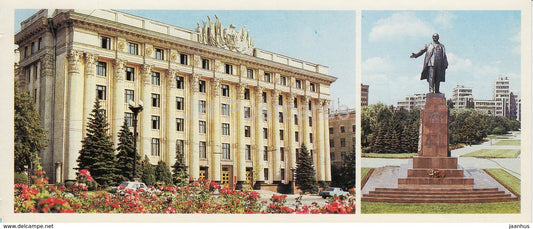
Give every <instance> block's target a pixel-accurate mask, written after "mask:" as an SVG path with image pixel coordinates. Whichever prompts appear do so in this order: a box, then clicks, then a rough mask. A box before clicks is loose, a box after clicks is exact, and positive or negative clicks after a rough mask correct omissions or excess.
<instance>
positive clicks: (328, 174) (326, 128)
mask: <svg viewBox="0 0 533 229" xmlns="http://www.w3.org/2000/svg"><path fill="white" fill-rule="evenodd" d="M329 103H330V101H329V100H327V99H326V100H325V101H324V129H323V131H322V133H321V134H323V135H324V157H325V159H324V161H325V164H326V169H325V170H326V171H325V176H326V181H331V155H330V151H329V111H328V109H329Z"/></svg>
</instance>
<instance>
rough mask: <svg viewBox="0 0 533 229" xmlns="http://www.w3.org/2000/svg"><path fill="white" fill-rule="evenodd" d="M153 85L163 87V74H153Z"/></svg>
mask: <svg viewBox="0 0 533 229" xmlns="http://www.w3.org/2000/svg"><path fill="white" fill-rule="evenodd" d="M152 85H157V86H159V85H161V74H160V73H159V72H152Z"/></svg>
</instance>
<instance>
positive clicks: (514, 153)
mask: <svg viewBox="0 0 533 229" xmlns="http://www.w3.org/2000/svg"><path fill="white" fill-rule="evenodd" d="M518 155H520V150H519V149H480V150H476V151H474V152H471V153H467V154H464V155H461V157H478V158H516V157H518Z"/></svg>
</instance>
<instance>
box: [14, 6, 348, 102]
mask: <svg viewBox="0 0 533 229" xmlns="http://www.w3.org/2000/svg"><path fill="white" fill-rule="evenodd" d="M37 11H38V10H15V33H17V32H18V31H20V22H22V21H23V20H24V19H26V18H28V17H29V16H31V15H33V14H34V13H35V12H37ZM119 11H122V12H125V13H129V14H133V15H136V16H140V17H144V18H148V19H151V20H155V21H159V22H163V23H166V24H170V25H174V26H178V27H181V28H185V29H189V30H195V29H196V26H197V24H196V23H199V24H200V25H202V20H204V21H206V22H207V16H209V17H210V18H211V19H212V20H214V15H217V16H218V18H219V19H220V22H221V23H222V26H223V27H228V26H229V25H230V24H233V25H235V26H236V28H237V29H240V28H241V27H242V26H244V25H245V26H246V29H247V30H248V31H249V34H250V36H251V37H252V39H253V42H254V46H255V47H256V48H259V49H262V50H266V51H270V52H274V53H278V54H282V55H285V56H289V57H292V58H295V59H299V60H303V61H307V62H311V63H314V64H320V65H324V66H327V67H329V70H328V73H329V75H332V76H335V77H337V78H338V79H337V81H336V82H334V83H333V84H332V85H331V88H330V92H331V96H330V99H331V100H332V103H331V104H334V106H335V108H337V101H340V104H341V106H342V107H355V104H356V103H355V100H356V98H355V94H354V93H353V92H354V91H355V90H354V89H355V86H356V84H355V11H286V10H285V11H266V10H264V11H227V10H224V11H205V10H185V11H184V10H181V11H179V10H119Z"/></svg>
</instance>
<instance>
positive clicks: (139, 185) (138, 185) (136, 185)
mask: <svg viewBox="0 0 533 229" xmlns="http://www.w3.org/2000/svg"><path fill="white" fill-rule="evenodd" d="M128 189H132V190H135V191H138V190H143V191H145V192H149V193H152V192H154V191H155V189H153V188H148V186H146V184H144V183H143V182H135V181H124V182H122V183H120V185H119V186H117V187H111V192H114V193H118V194H124V191H125V190H128Z"/></svg>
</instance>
